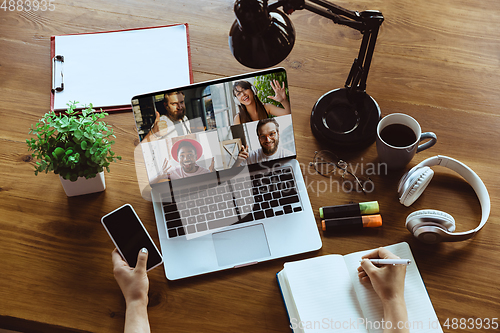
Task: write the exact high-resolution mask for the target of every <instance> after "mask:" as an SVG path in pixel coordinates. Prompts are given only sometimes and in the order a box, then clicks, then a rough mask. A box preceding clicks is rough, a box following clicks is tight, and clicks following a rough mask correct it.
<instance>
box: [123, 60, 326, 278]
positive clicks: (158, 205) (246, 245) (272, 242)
mask: <svg viewBox="0 0 500 333" xmlns="http://www.w3.org/2000/svg"><path fill="white" fill-rule="evenodd" d="M131 104H132V109H133V112H134V116H135V120H136V126H137V131H138V134H139V140H140V144H139V145H138V146H137V149H136V152H135V162H136V171H137V177H138V180H139V187H140V189H141V194H142V195H143V197H145V198H146V199H148V200H151V201H152V203H153V209H154V213H155V218H156V224H157V228H158V235H159V240H160V247H161V251H162V254H163V261H164V263H163V264H164V268H165V274H166V277H167V278H168V279H169V280H176V279H181V278H186V277H190V276H195V275H200V274H206V273H210V272H215V271H221V270H226V269H232V268H238V267H243V266H247V265H252V264H256V263H259V262H263V261H267V260H272V259H276V258H282V257H286V256H291V255H295V254H300V253H305V252H309V251H314V250H318V249H320V248H321V246H322V243H321V238H320V235H319V231H318V227H317V224H316V220H315V218H314V214H313V211H312V208H311V204H310V201H309V197H308V194H307V191H306V185H305V183H304V179H303V176H302V173H301V169H300V166H299V163H298V161H297V160H296V147H295V139H294V133H293V125H292V115H291V108H290V102H289V96H288V84H287V76H286V71H285V70H284V69H283V68H275V69H270V70H264V71H259V72H253V73H247V74H243V75H238V76H233V77H228V78H223V79H217V80H212V81H208V82H203V83H197V84H192V85H188V86H183V87H178V88H175V89H168V90H164V91H158V92H154V93H149V94H143V95H138V96H134V97H133V98H132V101H131Z"/></svg>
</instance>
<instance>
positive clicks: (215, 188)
mask: <svg viewBox="0 0 500 333" xmlns="http://www.w3.org/2000/svg"><path fill="white" fill-rule="evenodd" d="M173 196H174V200H173V202H168V203H163V213H164V214H165V221H166V226H167V235H168V237H169V238H174V237H178V236H184V235H187V234H195V233H197V232H203V231H207V230H213V229H217V228H221V227H225V226H228V225H232V224H237V223H244V222H251V221H255V220H260V219H264V218H270V217H273V216H280V215H284V214H291V213H294V212H299V211H301V210H302V206H301V204H300V199H299V196H298V194H297V187H296V183H295V179H294V176H293V172H292V169H291V168H290V167H284V168H281V169H273V170H272V171H270V172H267V173H258V172H257V173H255V174H252V175H249V176H245V177H240V178H237V177H236V178H232V179H229V180H226V181H221V182H220V183H213V184H207V185H200V186H194V187H191V188H184V189H182V190H179V191H174V195H173Z"/></svg>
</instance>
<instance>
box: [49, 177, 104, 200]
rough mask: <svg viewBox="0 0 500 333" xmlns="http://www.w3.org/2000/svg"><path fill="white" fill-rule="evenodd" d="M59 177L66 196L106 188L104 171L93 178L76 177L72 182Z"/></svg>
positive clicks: (94, 191) (100, 190) (99, 190)
mask: <svg viewBox="0 0 500 333" xmlns="http://www.w3.org/2000/svg"><path fill="white" fill-rule="evenodd" d="M59 178H60V179H61V184H62V186H63V188H64V192H66V195H67V196H68V197H74V196H77V195H83V194H89V193H96V192H102V191H104V190H105V189H106V181H105V179H104V171H103V172H100V173H98V174H97V175H96V176H95V177H94V178H89V179H86V178H85V177H78V179H77V180H76V181H74V182H72V181H71V180H67V179H64V178H63V177H61V176H59Z"/></svg>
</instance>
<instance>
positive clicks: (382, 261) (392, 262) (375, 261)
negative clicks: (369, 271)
mask: <svg viewBox="0 0 500 333" xmlns="http://www.w3.org/2000/svg"><path fill="white" fill-rule="evenodd" d="M369 260H370V261H371V262H372V264H374V265H409V264H411V260H410V259H369ZM360 262H361V260H360Z"/></svg>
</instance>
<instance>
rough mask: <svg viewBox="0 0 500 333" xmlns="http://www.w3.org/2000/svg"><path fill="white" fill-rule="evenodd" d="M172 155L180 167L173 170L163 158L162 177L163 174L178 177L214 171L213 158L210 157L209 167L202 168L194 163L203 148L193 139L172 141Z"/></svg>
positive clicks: (201, 153) (172, 177)
mask: <svg viewBox="0 0 500 333" xmlns="http://www.w3.org/2000/svg"><path fill="white" fill-rule="evenodd" d="M171 153H172V157H173V159H174V160H175V161H177V162H179V164H180V167H176V168H174V169H173V170H170V169H171V168H172V166H171V165H169V163H168V160H167V159H165V162H164V164H163V177H161V178H165V175H166V176H167V177H168V178H170V179H180V178H184V177H189V176H196V175H202V174H205V173H209V172H212V171H214V162H215V161H214V158H213V157H212V164H211V165H210V167H209V168H208V169H207V168H204V167H202V166H200V165H198V164H197V163H196V161H198V160H199V159H200V157H201V156H202V155H203V148H202V147H201V144H200V143H199V142H198V141H196V140H193V139H182V140H179V141H177V142H176V143H174V145H173V146H172V151H171Z"/></svg>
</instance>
